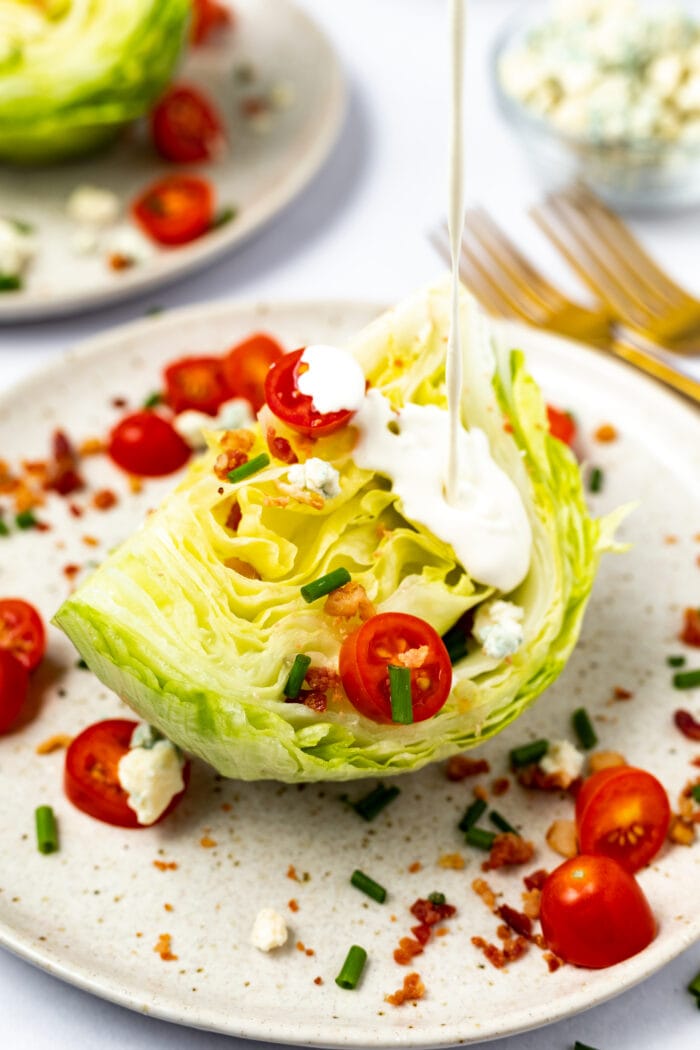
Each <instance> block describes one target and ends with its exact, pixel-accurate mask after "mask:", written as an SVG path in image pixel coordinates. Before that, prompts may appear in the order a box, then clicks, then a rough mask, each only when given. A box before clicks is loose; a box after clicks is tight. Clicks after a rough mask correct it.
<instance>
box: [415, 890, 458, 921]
mask: <svg viewBox="0 0 700 1050" xmlns="http://www.w3.org/2000/svg"><path fill="white" fill-rule="evenodd" d="M410 912H411V915H415V917H416V918H417V919H418V922H422V923H425V925H426V926H435V925H436V924H437V923H438V922H442V920H443V919H451V918H452V916H453V915H455V914H456V912H457V909H456V908H455V906H454V905H453V904H433V902H432V901H429V900H427V899H426V898H424V897H419V898H418V900H417V901H414V902H413V904H412V905H411V907H410Z"/></svg>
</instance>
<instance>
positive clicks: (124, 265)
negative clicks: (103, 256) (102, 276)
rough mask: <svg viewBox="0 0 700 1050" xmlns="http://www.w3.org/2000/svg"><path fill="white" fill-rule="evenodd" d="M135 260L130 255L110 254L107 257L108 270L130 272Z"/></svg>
mask: <svg viewBox="0 0 700 1050" xmlns="http://www.w3.org/2000/svg"><path fill="white" fill-rule="evenodd" d="M135 262H136V260H135V259H134V257H133V256H132V255H124V254H123V253H122V252H112V253H111V254H110V255H108V256H107V265H108V266H109V268H110V270H114V271H115V273H120V272H121V271H122V270H130V269H131V267H132V266H134V264H135Z"/></svg>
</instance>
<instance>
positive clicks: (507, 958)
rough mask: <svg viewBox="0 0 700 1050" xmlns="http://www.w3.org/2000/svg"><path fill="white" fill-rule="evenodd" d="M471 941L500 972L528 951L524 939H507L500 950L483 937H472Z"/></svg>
mask: <svg viewBox="0 0 700 1050" xmlns="http://www.w3.org/2000/svg"><path fill="white" fill-rule="evenodd" d="M471 941H472V944H473V945H474V947H475V948H478V949H479V950H480V951H482V952H483V953H484V956H485V957H486V959H488V961H489V962H490V963H491V965H492V966H494V967H495V968H496V969H497V970H502V969H503V968H504V967H505V966H507V965H508V963H510V962H515V961H516V960H517V959H519V958H520V957H521V956H523V955H524V954H525V952H526V951H527V949H528V942H527V941H526V939H525V938H524V937H515V938H509V939H508V940H506V941H504V943H503V947H502V948H499V947H498V946H497V945H496V944H489V943H488V941H485V940H484V938H483V937H472V939H471Z"/></svg>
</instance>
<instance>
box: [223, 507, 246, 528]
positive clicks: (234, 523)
mask: <svg viewBox="0 0 700 1050" xmlns="http://www.w3.org/2000/svg"><path fill="white" fill-rule="evenodd" d="M242 517H243V514H242V512H241V508H240V507H239V506H238V503H237V502H233V503H232V504H231V507H230V509H229V512H228V514H227V516H226V522H225V526H226V528H227V529H230V530H231V532H238V526H239V525H240V524H241V518H242Z"/></svg>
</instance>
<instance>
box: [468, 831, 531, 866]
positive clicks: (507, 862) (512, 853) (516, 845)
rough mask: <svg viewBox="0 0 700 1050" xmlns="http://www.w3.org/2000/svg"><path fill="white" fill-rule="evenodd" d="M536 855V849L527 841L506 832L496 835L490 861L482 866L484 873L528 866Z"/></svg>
mask: <svg viewBox="0 0 700 1050" xmlns="http://www.w3.org/2000/svg"><path fill="white" fill-rule="evenodd" d="M534 855H535V847H534V846H533V844H532V843H531V842H528V841H527V839H522V838H520V836H519V835H514V834H513V833H512V832H511V831H506V832H505V833H504V834H503V835H496V838H495V839H494V840H493V845H492V846H491V852H490V853H489V859H488V860H485V861H484V863H483V864H482V865H481V870H482V871H495V870H496V869H497V868H505V867H511V866H513V865H516V864H528V863H529V862H530V861H531V860H532V858H533V857H534Z"/></svg>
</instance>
